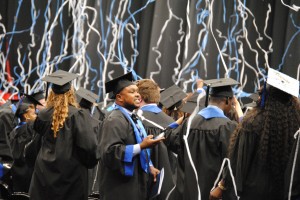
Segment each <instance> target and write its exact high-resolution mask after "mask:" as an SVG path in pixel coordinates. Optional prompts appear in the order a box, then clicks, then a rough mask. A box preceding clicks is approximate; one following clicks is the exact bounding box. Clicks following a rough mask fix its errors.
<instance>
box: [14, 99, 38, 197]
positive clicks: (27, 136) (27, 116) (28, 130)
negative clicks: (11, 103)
mask: <svg viewBox="0 0 300 200" xmlns="http://www.w3.org/2000/svg"><path fill="white" fill-rule="evenodd" d="M36 105H39V106H42V104H41V103H40V102H39V101H38V100H36V99H35V98H34V97H33V96H31V95H27V94H26V95H24V96H23V98H22V99H21V100H20V102H19V104H18V107H17V111H16V113H15V117H16V118H17V119H18V120H19V124H18V125H17V126H16V127H15V128H14V129H13V130H12V131H11V132H10V135H9V141H10V147H11V152H12V157H13V164H12V168H11V176H12V190H13V192H25V193H28V190H29V185H30V181H31V176H32V172H33V167H32V166H30V165H28V164H27V162H26V161H25V157H24V149H25V146H26V145H27V143H28V142H30V141H31V140H32V138H33V137H34V135H35V131H34V130H33V121H34V120H35V118H36Z"/></svg>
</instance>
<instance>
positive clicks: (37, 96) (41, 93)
mask: <svg viewBox="0 0 300 200" xmlns="http://www.w3.org/2000/svg"><path fill="white" fill-rule="evenodd" d="M44 93H45V91H44V90H41V91H39V92H34V93H32V94H31V96H32V97H33V98H35V99H36V100H38V101H39V100H41V99H45V95H44Z"/></svg>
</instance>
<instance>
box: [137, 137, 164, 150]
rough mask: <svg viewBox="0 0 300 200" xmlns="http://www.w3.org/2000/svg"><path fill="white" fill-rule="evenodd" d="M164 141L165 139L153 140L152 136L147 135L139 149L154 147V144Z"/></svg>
mask: <svg viewBox="0 0 300 200" xmlns="http://www.w3.org/2000/svg"><path fill="white" fill-rule="evenodd" d="M164 139H165V137H160V138H157V139H153V135H148V136H147V137H145V138H144V140H143V141H142V142H141V143H140V147H141V149H146V148H149V147H152V146H155V145H156V144H158V143H160V142H162V141H163V140H164Z"/></svg>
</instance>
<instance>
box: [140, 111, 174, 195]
mask: <svg viewBox="0 0 300 200" xmlns="http://www.w3.org/2000/svg"><path fill="white" fill-rule="evenodd" d="M143 116H144V117H145V118H146V119H148V120H151V121H153V122H155V123H156V124H158V125H160V126H162V127H165V128H166V127H168V125H170V124H171V123H173V122H174V120H173V118H171V117H169V116H168V115H167V114H165V113H164V112H159V113H154V112H151V111H143ZM143 124H144V126H145V129H146V132H147V134H148V135H150V134H151V135H154V137H155V136H157V135H159V134H160V133H161V132H162V130H161V129H160V128H158V127H156V126H154V125H153V124H151V123H149V122H147V121H146V120H144V121H143ZM151 161H152V163H153V165H154V167H155V168H157V169H159V170H161V169H162V168H164V181H163V185H162V188H161V193H160V195H159V196H158V197H157V198H155V199H166V197H167V196H168V194H169V192H170V191H171V190H172V189H173V188H174V186H175V175H176V174H175V172H176V166H177V158H176V156H175V155H174V153H173V152H171V151H169V150H168V149H167V147H166V145H165V144H164V143H160V144H158V145H156V146H154V147H153V148H152V151H151Z"/></svg>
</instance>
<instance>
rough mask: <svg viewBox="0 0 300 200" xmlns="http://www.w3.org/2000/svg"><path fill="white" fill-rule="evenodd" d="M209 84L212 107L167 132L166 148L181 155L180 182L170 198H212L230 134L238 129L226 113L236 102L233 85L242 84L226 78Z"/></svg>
mask: <svg viewBox="0 0 300 200" xmlns="http://www.w3.org/2000/svg"><path fill="white" fill-rule="evenodd" d="M205 83H206V84H207V85H208V90H209V92H207V94H209V102H207V103H209V105H208V106H207V107H206V108H204V109H202V110H201V111H200V112H198V113H195V114H194V115H191V116H190V117H189V118H188V119H186V120H185V121H184V122H183V124H182V125H181V126H180V127H178V128H177V129H175V130H168V131H167V132H166V140H165V143H166V145H167V146H168V148H170V149H171V150H172V151H174V152H176V153H178V173H177V183H176V188H175V190H174V191H173V192H172V194H171V195H170V198H169V199H174V200H176V199H189V200H196V199H199V198H200V196H201V199H208V198H209V192H210V190H211V188H212V187H213V184H214V181H215V179H216V177H217V175H218V172H219V169H220V166H221V164H222V160H223V158H225V157H226V153H227V152H226V151H227V146H228V143H229V138H230V135H231V134H232V132H233V131H234V129H235V127H236V123H235V122H232V121H231V120H230V119H228V118H227V117H226V116H225V113H227V112H229V110H230V109H231V106H232V104H233V102H234V100H233V98H234V96H233V91H232V88H231V86H232V85H236V84H238V82H236V81H235V80H233V79H230V78H224V79H213V80H207V81H205ZM207 100H208V98H207ZM199 106H200V105H199Z"/></svg>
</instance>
